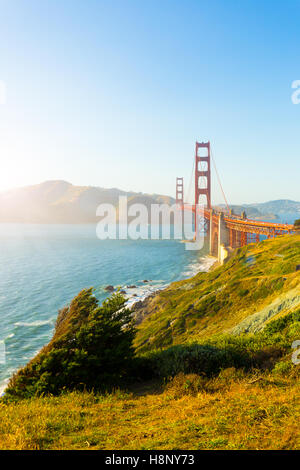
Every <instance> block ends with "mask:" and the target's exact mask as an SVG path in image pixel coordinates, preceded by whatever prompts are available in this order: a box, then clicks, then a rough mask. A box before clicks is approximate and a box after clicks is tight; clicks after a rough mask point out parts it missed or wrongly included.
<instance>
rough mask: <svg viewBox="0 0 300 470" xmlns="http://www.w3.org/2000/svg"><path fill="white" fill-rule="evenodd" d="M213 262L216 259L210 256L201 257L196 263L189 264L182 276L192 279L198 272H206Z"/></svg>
mask: <svg viewBox="0 0 300 470" xmlns="http://www.w3.org/2000/svg"><path fill="white" fill-rule="evenodd" d="M215 262H216V258H214V257H212V256H203V257H202V258H200V259H198V260H197V262H196V263H191V264H189V265H188V266H187V268H186V270H185V271H184V272H183V273H182V274H183V276H184V277H192V276H195V275H196V274H198V273H200V272H207V271H209V269H210V268H211V267H212V265H213V264H214V263H215Z"/></svg>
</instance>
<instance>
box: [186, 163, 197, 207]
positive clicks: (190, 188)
mask: <svg viewBox="0 0 300 470" xmlns="http://www.w3.org/2000/svg"><path fill="white" fill-rule="evenodd" d="M194 170H195V161H194V162H193V168H192V173H191V177H190V182H189V186H188V191H187V192H186V195H187V196H186V200H185V202H187V203H192V202H193V200H194V197H193V188H194V185H193V182H194Z"/></svg>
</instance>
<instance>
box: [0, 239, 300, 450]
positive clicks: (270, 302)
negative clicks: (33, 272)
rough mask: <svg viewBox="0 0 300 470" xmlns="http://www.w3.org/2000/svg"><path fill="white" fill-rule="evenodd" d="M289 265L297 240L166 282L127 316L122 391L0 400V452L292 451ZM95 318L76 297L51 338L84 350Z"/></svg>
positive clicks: (244, 252) (299, 251) (295, 275)
mask: <svg viewBox="0 0 300 470" xmlns="http://www.w3.org/2000/svg"><path fill="white" fill-rule="evenodd" d="M299 264H300V236H286V237H280V238H278V239H275V240H270V241H267V242H263V243H260V244H258V245H249V246H248V247H245V248H242V249H239V250H238V251H237V252H236V254H235V255H234V256H233V257H232V258H231V259H230V261H229V262H228V263H227V264H226V265H225V266H222V267H218V268H217V269H215V270H213V271H211V272H209V273H200V274H198V275H197V276H195V277H194V278H192V279H189V280H186V281H182V282H178V283H174V284H172V285H171V286H170V287H169V288H168V289H166V290H165V291H163V292H161V293H160V294H158V295H157V296H155V297H152V298H151V299H150V300H148V301H146V302H145V303H144V304H143V306H142V307H141V308H140V309H138V311H137V312H136V314H138V316H139V318H140V319H141V318H144V320H143V321H142V322H141V323H140V324H139V326H138V333H137V336H136V338H135V348H136V357H135V359H134V360H135V361H136V362H135V363H134V364H132V366H131V367H132V369H131V373H132V377H131V380H130V381H128V382H127V384H126V385H124V384H123V385H121V384H120V383H118V382H116V383H115V390H114V391H110V392H107V393H103V392H102V393H99V392H98V393H96V392H93V391H90V392H88V391H76V390H75V391H73V392H70V391H68V388H67V387H66V389H65V390H64V392H63V393H62V394H61V395H59V396H52V395H47V396H32V397H31V398H25V399H17V400H16V399H15V398H16V397H15V398H14V400H13V401H9V400H5V399H4V400H2V401H0V449H299V448H300V433H299V418H300V392H299V378H300V368H299V365H296V364H294V363H293V362H292V360H291V359H292V352H293V349H292V343H293V341H295V340H299V339H300V292H299V287H300V283H299V280H300V271H296V267H297V265H299ZM83 298H84V299H85V302H84V303H82V300H83ZM119 300H120V302H121V299H119ZM86 302H87V303H88V305H90V308H91V311H90V312H89V315H87V312H86V311H85V307H84V305H85V304H86ZM78 305H79V307H80V308H79V309H78ZM92 307H93V308H92ZM94 307H95V308H94ZM117 310H118V308H117ZM72 312H73V313H72ZM101 312H102V313H103V308H102V310H101V309H100V310H99V309H98V307H97V306H96V305H94V304H93V300H92V299H91V297H90V295H89V292H88V291H83V293H81V294H79V296H77V297H76V299H74V301H73V302H72V303H71V306H70V307H68V308H67V309H66V310H64V311H62V313H61V314H60V316H59V318H58V325H57V328H58V329H57V332H56V335H58V336H59V338H58V337H57V336H56V337H55V336H54V339H53V341H54V342H55V341H57V340H59V341H61V338H62V337H61V334H63V338H65V339H64V340H67V341H69V340H70V337H69V336H68V335H69V333H68V332H69V331H70V332H71V331H72V332H73V333H72V334H75V336H74V338H76V341H77V339H78V335H80V337H82V340H84V342H85V341H86V339H88V340H89V344H90V345H91V346H92V345H93V335H94V327H93V325H95V324H97V322H98V320H100V317H99V313H101ZM78 315H80V316H78ZM89 317H91V318H92V320H93V321H92V322H91V323H90V324H87V325H85V321H82V320H84V318H86V319H87V321H89V320H88V319H89ZM78 318H80V325H81V326H80V330H79V331H78V333H76V321H77V320H78ZM95 321H96V323H95ZM62 322H63V323H62ZM70 325H71V329H70ZM99 326H100V324H99ZM85 330H87V332H88V336H87V337H86V336H85ZM95 331H96V332H97V335H98V336H97V337H98V339H99V341H100V339H101V338H100V336H99V332H100V330H99V328H98V327H97V329H96V330H95ZM65 334H67V336H64V335H65ZM55 338H57V339H55ZM53 341H52V343H50V345H49V347H48V348H45V350H44V351H45V352H46V353H47V351H48V350H49V351H51V347H50V346H51V345H52V346H53ZM100 343H101V341H100ZM100 343H99V344H100ZM73 348H74V346H73ZM107 352H108V351H107ZM38 357H39V356H37V358H38ZM44 359H45V361H44V366H43V367H44V368H45V370H46V368H47V367H48V365H49V364H48V363H49V357H45V358H44ZM33 363H34V361H33ZM31 364H32V363H31ZM76 364H77V365H76ZM71 365H72V367H73V368H74V372H76V370H77V369H76V368H78V367H77V366H78V358H77V359H76V361H73V359H72V364H71ZM78 370H79V371H80V370H82V366H80V367H79V369H78ZM30 374H31V372H30V370H29V369H28V368H24V369H23V371H21V374H20V377H21V378H22V377H25V379H26V381H27V380H28V378H30ZM94 379H95V378H94ZM94 383H96V382H95V381H94ZM86 385H87V386H88V383H87V382H86ZM13 386H14V381H13V382H12V387H13Z"/></svg>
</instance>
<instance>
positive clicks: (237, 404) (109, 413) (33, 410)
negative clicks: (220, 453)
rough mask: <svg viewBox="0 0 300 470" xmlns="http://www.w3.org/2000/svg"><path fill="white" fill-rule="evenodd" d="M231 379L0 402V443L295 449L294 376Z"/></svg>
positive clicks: (299, 442)
mask: <svg viewBox="0 0 300 470" xmlns="http://www.w3.org/2000/svg"><path fill="white" fill-rule="evenodd" d="M183 379H184V377H183ZM188 379H189V377H187V380H188ZM232 379H233V377H232V378H230V376H229V377H227V378H226V376H225V377H223V378H222V377H221V378H217V379H213V380H211V381H209V382H208V384H207V390H205V388H203V387H202V382H201V381H200V382H201V386H200V392H195V389H194V388H193V387H192V388H191V390H192V393H189V389H186V393H184V394H183V393H182V390H183V389H182V386H180V383H179V382H180V381H182V380H181V379H180V380H179V381H178V380H177V382H176V381H175V383H174V384H173V385H172V384H171V385H170V386H168V387H167V389H166V390H165V391H162V392H161V393H156V392H155V389H154V388H153V387H152V392H149V393H147V394H142V395H141V394H139V393H137V392H138V391H136V393H135V394H124V393H122V392H116V393H114V394H110V395H107V396H100V395H93V394H89V393H70V394H67V395H65V396H60V397H58V398H56V397H44V398H35V399H32V400H30V401H28V400H24V401H21V402H19V403H17V404H7V405H6V404H1V405H0V449H20V450H21V449H22V450H23V449H299V448H300V436H299V421H300V406H299V398H300V396H299V384H298V383H297V381H296V378H289V379H287V378H275V377H274V376H271V375H270V376H267V377H263V378H259V377H258V378H257V377H255V376H246V375H244V376H242V377H240V378H238V377H237V376H236V377H235V378H234V380H232ZM192 380H193V378H192Z"/></svg>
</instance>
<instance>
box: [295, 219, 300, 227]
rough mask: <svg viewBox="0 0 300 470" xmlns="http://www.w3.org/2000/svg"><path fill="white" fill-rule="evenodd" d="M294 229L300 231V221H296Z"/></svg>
mask: <svg viewBox="0 0 300 470" xmlns="http://www.w3.org/2000/svg"><path fill="white" fill-rule="evenodd" d="M294 227H296V228H297V229H300V219H297V220H295V222H294Z"/></svg>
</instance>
